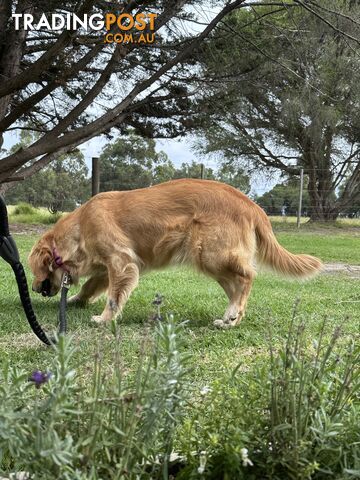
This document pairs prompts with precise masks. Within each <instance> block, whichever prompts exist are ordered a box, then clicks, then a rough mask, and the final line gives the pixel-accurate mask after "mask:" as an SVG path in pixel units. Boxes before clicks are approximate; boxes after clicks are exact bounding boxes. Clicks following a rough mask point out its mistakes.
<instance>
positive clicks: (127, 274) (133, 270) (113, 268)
mask: <svg viewBox="0 0 360 480" xmlns="http://www.w3.org/2000/svg"><path fill="white" fill-rule="evenodd" d="M108 274H109V288H108V299H107V302H106V306H105V309H104V311H103V312H102V314H101V315H96V316H94V317H92V320H93V321H95V322H98V323H102V322H108V321H109V320H112V319H113V318H115V317H116V316H117V315H119V314H120V313H121V311H122V309H123V307H124V305H125V303H126V301H127V299H128V298H129V296H130V294H131V292H132V291H133V290H134V288H135V287H136V286H137V284H138V282H139V268H138V267H137V265H136V264H135V263H127V264H125V265H124V263H123V261H121V259H119V260H118V261H114V260H113V261H112V262H111V263H110V265H109V267H108Z"/></svg>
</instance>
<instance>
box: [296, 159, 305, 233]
mask: <svg viewBox="0 0 360 480" xmlns="http://www.w3.org/2000/svg"><path fill="white" fill-rule="evenodd" d="M303 187H304V169H303V168H302V169H301V170H300V192H299V208H298V214H297V222H296V226H297V228H300V219H301V210H302V195H303Z"/></svg>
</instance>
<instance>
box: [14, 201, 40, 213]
mask: <svg viewBox="0 0 360 480" xmlns="http://www.w3.org/2000/svg"><path fill="white" fill-rule="evenodd" d="M35 212H36V209H35V208H34V207H33V206H32V205H30V203H25V202H20V203H19V204H18V205H16V207H15V208H14V212H13V215H32V214H34V213H35Z"/></svg>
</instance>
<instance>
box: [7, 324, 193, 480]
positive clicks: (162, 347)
mask: <svg viewBox="0 0 360 480" xmlns="http://www.w3.org/2000/svg"><path fill="white" fill-rule="evenodd" d="M112 328H113V334H114V335H115V336H116V337H117V341H116V343H115V344H117V345H119V344H120V343H119V332H118V329H117V327H116V324H115V323H114V324H113V325H112ZM181 329H182V327H181V325H176V324H175V323H174V322H173V321H172V320H171V319H169V321H168V322H167V323H164V324H162V323H158V324H157V326H156V329H155V334H154V340H153V341H152V340H151V337H150V336H148V337H145V339H144V342H143V345H142V353H141V355H142V356H143V361H142V362H140V364H139V367H138V370H137V372H136V375H135V378H133V379H132V380H131V381H129V380H127V379H126V376H125V374H124V372H123V369H122V365H121V357H120V349H119V347H118V348H117V349H116V351H114V365H113V369H112V373H111V374H109V373H108V368H107V366H106V365H104V364H103V363H102V362H101V359H100V352H99V354H98V355H97V356H96V358H95V362H94V367H93V372H94V373H93V381H92V384H91V386H90V388H89V389H88V388H87V386H80V385H79V382H78V381H76V372H75V371H74V370H73V368H72V367H71V359H72V356H73V354H74V347H73V346H72V345H71V341H70V339H68V338H65V337H64V336H60V337H59V339H58V344H57V346H56V347H55V348H54V354H55V356H54V359H53V361H52V365H51V367H50V371H49V373H46V374H44V373H41V372H34V373H33V374H32V375H31V377H30V380H31V381H30V382H29V374H28V373H26V372H22V371H19V370H18V369H16V367H10V366H9V364H7V365H5V367H3V369H2V380H1V387H0V398H1V402H0V464H1V470H2V472H3V473H5V472H8V471H9V470H10V471H19V470H24V471H26V472H28V473H29V474H30V475H35V477H36V478H42V479H69V480H70V479H71V480H74V479H79V480H80V479H84V480H85V479H94V480H95V479H100V478H102V479H120V478H138V477H139V478H140V476H141V478H149V479H150V478H167V471H168V467H169V459H170V453H171V450H172V443H173V439H174V433H175V427H176V425H177V423H178V421H179V408H180V407H181V404H182V402H183V399H184V398H185V396H186V393H185V378H186V374H187V371H188V367H187V355H186V354H184V353H183V352H182V348H181V344H182V341H181V335H180V332H181ZM39 377H41V381H39V380H38V378H39ZM35 387H36V388H35ZM89 390H90V391H89ZM180 393H181V396H180Z"/></svg>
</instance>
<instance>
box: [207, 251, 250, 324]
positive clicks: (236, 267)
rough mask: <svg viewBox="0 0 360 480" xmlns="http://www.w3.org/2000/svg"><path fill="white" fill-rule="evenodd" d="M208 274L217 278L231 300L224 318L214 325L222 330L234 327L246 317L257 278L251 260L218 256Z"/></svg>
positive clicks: (216, 321) (236, 256) (233, 256)
mask: <svg viewBox="0 0 360 480" xmlns="http://www.w3.org/2000/svg"><path fill="white" fill-rule="evenodd" d="M208 272H209V273H210V274H211V276H212V277H215V279H216V280H217V281H218V283H219V284H220V285H221V286H222V288H223V289H224V291H225V293H226V295H227V297H228V299H229V305H228V307H227V309H226V311H225V314H224V317H223V318H222V319H221V320H215V322H214V325H216V326H217V327H221V328H229V327H234V326H235V325H237V324H238V323H239V322H240V320H241V319H242V317H243V316H244V313H245V308H246V303H247V300H248V297H249V295H250V291H251V286H252V282H253V279H254V277H255V270H254V269H253V267H252V265H251V263H250V259H249V258H248V257H243V258H241V257H240V256H238V255H237V254H228V255H226V257H225V258H221V255H218V257H217V259H216V261H215V259H214V257H213V261H212V263H211V271H210V268H209V269H208Z"/></svg>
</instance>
